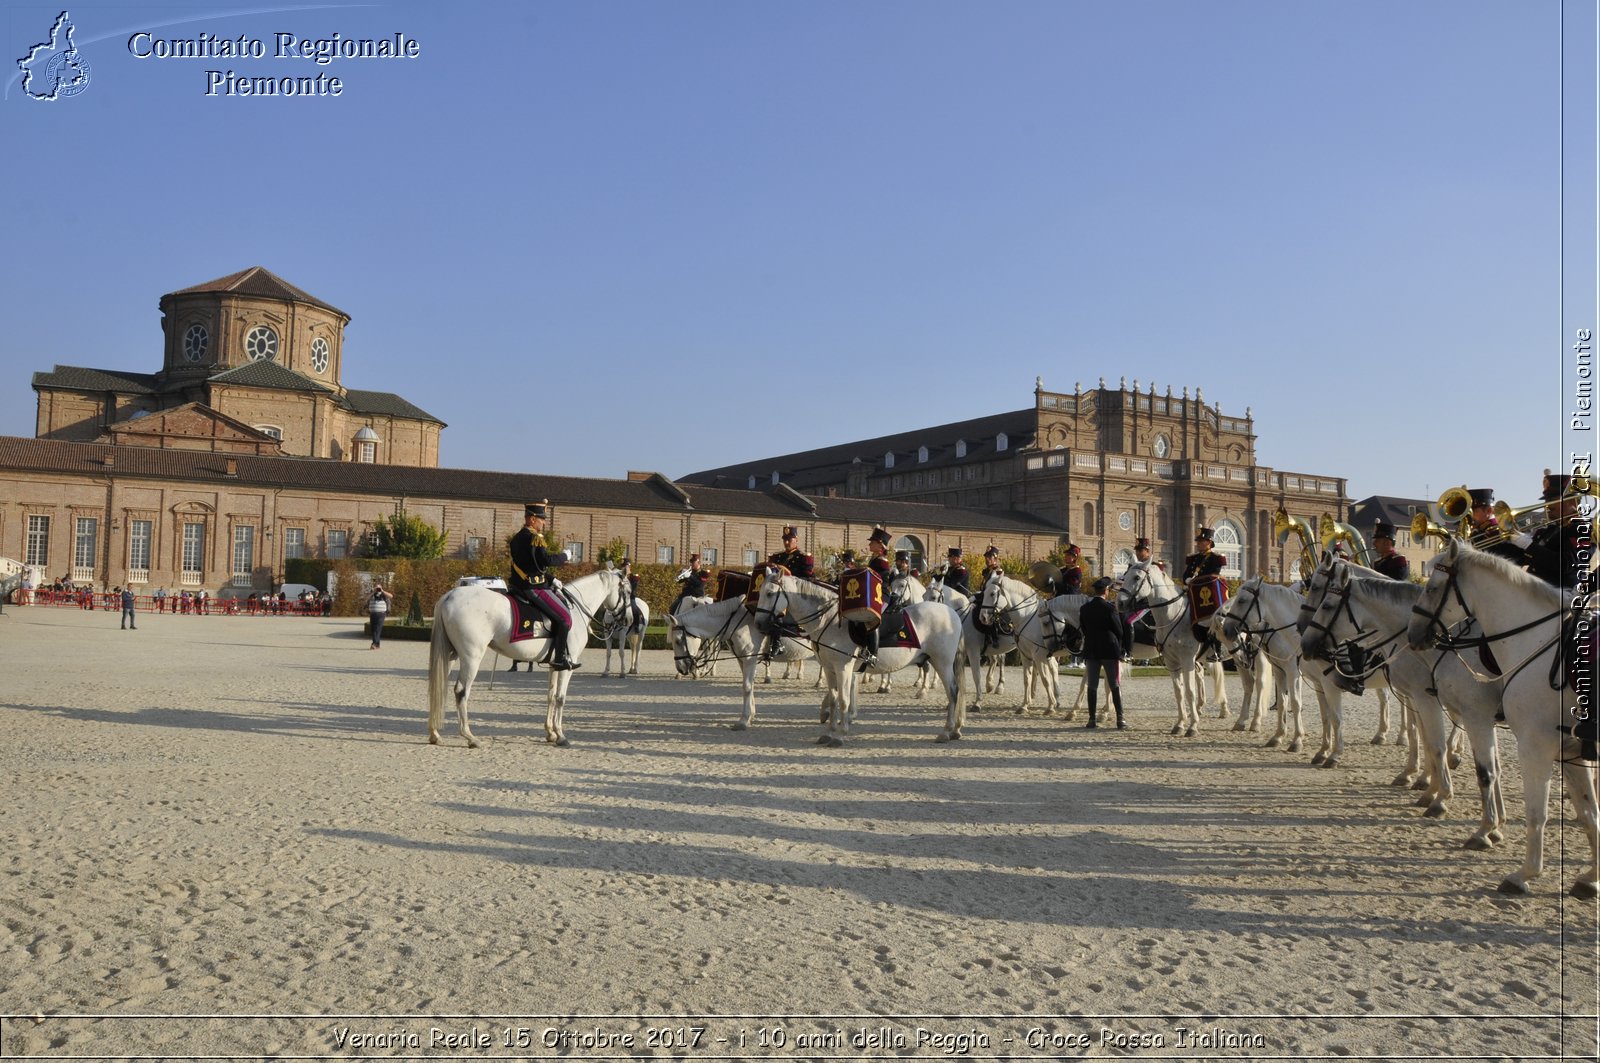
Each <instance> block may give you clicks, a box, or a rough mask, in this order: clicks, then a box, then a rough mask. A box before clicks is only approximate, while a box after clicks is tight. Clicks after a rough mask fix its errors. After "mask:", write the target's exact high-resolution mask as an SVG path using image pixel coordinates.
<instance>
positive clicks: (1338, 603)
mask: <svg viewBox="0 0 1600 1063" xmlns="http://www.w3.org/2000/svg"><path fill="white" fill-rule="evenodd" d="M1318 582H1319V583H1320V584H1321V585H1320V587H1318V588H1317V594H1316V598H1315V600H1312V599H1309V598H1308V599H1307V602H1306V605H1304V606H1301V607H1300V620H1299V623H1298V624H1297V625H1296V627H1298V628H1299V631H1300V652H1301V653H1302V654H1304V655H1305V656H1307V657H1310V658H1313V659H1319V660H1326V659H1327V656H1328V650H1329V646H1328V641H1329V640H1330V639H1337V638H1338V636H1336V635H1335V634H1334V633H1333V625H1334V624H1335V623H1336V622H1337V621H1338V619H1339V613H1340V611H1341V610H1343V609H1348V608H1349V602H1350V567H1349V566H1348V565H1340V566H1338V567H1337V568H1334V569H1332V570H1330V572H1329V573H1328V574H1326V575H1324V574H1322V573H1320V572H1319V574H1318ZM1306 606H1310V607H1311V615H1310V616H1307V615H1306ZM1352 619H1353V618H1352Z"/></svg>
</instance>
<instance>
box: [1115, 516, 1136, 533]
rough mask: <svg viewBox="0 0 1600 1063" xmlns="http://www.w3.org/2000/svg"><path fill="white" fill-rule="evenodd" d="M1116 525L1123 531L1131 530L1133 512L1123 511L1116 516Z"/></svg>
mask: <svg viewBox="0 0 1600 1063" xmlns="http://www.w3.org/2000/svg"><path fill="white" fill-rule="evenodd" d="M1117 527H1119V528H1121V529H1122V530H1123V531H1132V530H1133V514H1132V513H1126V512H1125V513H1123V514H1122V515H1121V516H1120V517H1118V518H1117Z"/></svg>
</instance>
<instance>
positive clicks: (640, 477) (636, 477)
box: [628, 469, 655, 484]
mask: <svg viewBox="0 0 1600 1063" xmlns="http://www.w3.org/2000/svg"><path fill="white" fill-rule="evenodd" d="M654 475H655V473H653V472H638V471H636V470H634V469H629V470H628V482H629V483H635V484H639V483H644V482H645V481H646V480H648V479H650V477H652V476H654Z"/></svg>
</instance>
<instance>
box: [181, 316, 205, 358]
mask: <svg viewBox="0 0 1600 1063" xmlns="http://www.w3.org/2000/svg"><path fill="white" fill-rule="evenodd" d="M210 341H211V334H210V333H208V332H207V331H206V327H205V326H204V325H190V326H189V331H188V332H185V333H184V334H183V356H184V357H185V358H187V359H189V361H191V362H198V361H199V360H200V359H202V358H204V357H205V356H206V345H207V344H208V343H209V342H210Z"/></svg>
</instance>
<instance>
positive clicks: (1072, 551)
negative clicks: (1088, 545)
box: [1056, 543, 1083, 594]
mask: <svg viewBox="0 0 1600 1063" xmlns="http://www.w3.org/2000/svg"><path fill="white" fill-rule="evenodd" d="M1056 593H1057V594H1082V593H1083V551H1082V550H1080V549H1078V547H1077V545H1076V544H1074V543H1068V544H1067V558H1066V564H1064V565H1062V566H1061V582H1060V584H1059V585H1057V587H1056Z"/></svg>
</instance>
